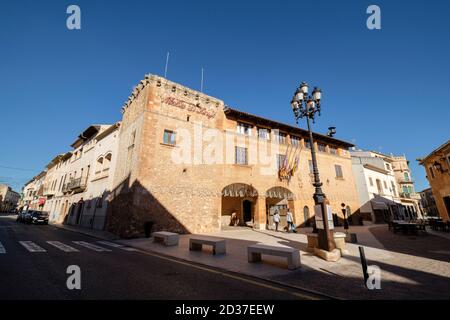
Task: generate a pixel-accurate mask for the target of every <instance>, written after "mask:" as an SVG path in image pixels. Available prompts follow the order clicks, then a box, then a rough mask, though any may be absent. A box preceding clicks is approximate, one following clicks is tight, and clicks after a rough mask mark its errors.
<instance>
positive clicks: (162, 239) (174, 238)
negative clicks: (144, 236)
mask: <svg viewBox="0 0 450 320" xmlns="http://www.w3.org/2000/svg"><path fill="white" fill-rule="evenodd" d="M178 240H179V235H178V233H174V232H167V231H157V232H153V242H159V243H163V244H164V245H166V246H177V245H178Z"/></svg>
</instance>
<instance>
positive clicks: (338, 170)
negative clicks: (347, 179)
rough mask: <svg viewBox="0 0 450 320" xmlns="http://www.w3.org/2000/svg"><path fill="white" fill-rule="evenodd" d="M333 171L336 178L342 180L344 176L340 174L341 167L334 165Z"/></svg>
mask: <svg viewBox="0 0 450 320" xmlns="http://www.w3.org/2000/svg"><path fill="white" fill-rule="evenodd" d="M334 170H335V171H336V178H341V179H342V178H344V175H343V174H342V166H340V165H338V164H336V165H334Z"/></svg>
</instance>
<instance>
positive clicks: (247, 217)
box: [242, 200, 252, 223]
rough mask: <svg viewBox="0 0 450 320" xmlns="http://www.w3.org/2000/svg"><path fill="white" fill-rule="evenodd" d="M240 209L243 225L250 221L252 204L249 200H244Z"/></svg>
mask: <svg viewBox="0 0 450 320" xmlns="http://www.w3.org/2000/svg"><path fill="white" fill-rule="evenodd" d="M242 209H243V211H244V223H245V222H248V221H252V202H251V201H250V200H244V201H243V202H242Z"/></svg>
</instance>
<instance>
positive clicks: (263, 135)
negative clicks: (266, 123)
mask: <svg viewBox="0 0 450 320" xmlns="http://www.w3.org/2000/svg"><path fill="white" fill-rule="evenodd" d="M269 137H270V130H269V129H265V128H258V138H260V139H264V140H269Z"/></svg>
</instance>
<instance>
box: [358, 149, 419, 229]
mask: <svg viewBox="0 0 450 320" xmlns="http://www.w3.org/2000/svg"><path fill="white" fill-rule="evenodd" d="M351 155H352V165H353V174H354V176H355V182H356V189H357V190H358V195H359V204H360V208H359V210H360V214H361V215H362V216H363V218H364V219H365V220H371V221H373V222H375V223H383V222H385V221H388V220H391V219H413V218H416V217H418V216H420V207H419V203H418V201H419V199H420V198H419V196H418V195H417V194H416V193H415V191H414V182H413V180H412V178H411V171H410V169H409V166H408V161H407V160H406V158H405V157H403V156H401V157H394V156H388V155H384V154H381V153H378V152H374V151H362V150H353V151H351Z"/></svg>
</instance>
